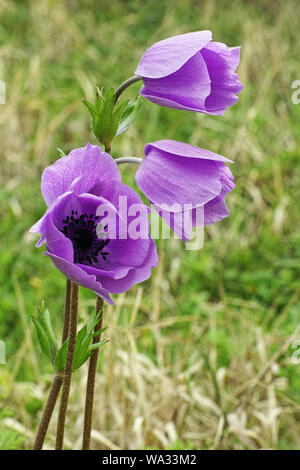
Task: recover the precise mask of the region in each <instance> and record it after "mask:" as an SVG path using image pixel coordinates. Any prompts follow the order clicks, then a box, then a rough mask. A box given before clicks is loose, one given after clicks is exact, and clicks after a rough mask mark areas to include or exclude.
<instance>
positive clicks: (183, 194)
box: [136, 141, 226, 211]
mask: <svg viewBox="0 0 300 470" xmlns="http://www.w3.org/2000/svg"><path fill="white" fill-rule="evenodd" d="M168 150H169V151H168ZM174 152H176V153H174ZM187 155H189V157H187ZM186 157H187V158H186ZM223 161H226V159H224V157H222V156H220V155H216V154H213V153H209V152H207V151H205V150H203V149H197V148H196V147H193V146H189V145H188V144H182V143H180V142H176V141H158V142H154V143H153V144H148V145H146V147H145V158H144V160H143V162H142V163H141V165H140V167H139V169H138V171H137V173H136V181H137V183H138V186H139V187H140V189H141V190H142V191H143V193H144V194H145V195H146V196H147V197H148V199H149V200H151V201H152V202H153V203H154V204H155V205H158V206H160V207H161V208H162V209H166V207H165V206H170V207H171V206H172V205H174V204H176V205H178V206H179V208H178V211H181V210H183V206H184V205H185V204H192V205H193V206H197V205H202V204H205V203H206V202H208V201H210V200H211V199H213V198H215V197H216V196H218V195H219V194H220V192H221V189H222V184H221V182H220V177H221V174H222V167H223V166H224V164H223V163H222V162H223Z"/></svg>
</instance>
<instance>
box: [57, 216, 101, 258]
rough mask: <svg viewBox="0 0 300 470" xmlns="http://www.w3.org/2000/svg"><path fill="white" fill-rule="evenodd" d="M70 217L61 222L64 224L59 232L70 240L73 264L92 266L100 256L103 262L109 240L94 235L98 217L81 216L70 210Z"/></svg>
mask: <svg viewBox="0 0 300 470" xmlns="http://www.w3.org/2000/svg"><path fill="white" fill-rule="evenodd" d="M71 214H72V215H71V216H67V217H66V218H65V219H64V220H63V221H62V222H63V224H64V227H63V229H62V230H61V232H62V233H63V234H64V235H65V236H66V237H67V238H69V239H70V240H71V242H72V244H73V248H74V263H80V264H87V265H92V264H93V263H97V262H98V256H99V255H101V257H102V259H103V260H104V261H105V260H106V258H107V255H109V252H108V251H103V249H104V247H106V246H107V245H108V243H109V241H110V240H109V238H106V239H105V240H103V239H100V238H98V236H97V233H96V228H97V220H98V219H99V216H94V215H93V214H89V215H88V214H87V213H86V212H85V213H84V214H81V215H80V216H79V217H78V215H77V211H74V210H72V212H71Z"/></svg>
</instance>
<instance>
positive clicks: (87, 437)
mask: <svg viewBox="0 0 300 470" xmlns="http://www.w3.org/2000/svg"><path fill="white" fill-rule="evenodd" d="M103 303H104V302H103V299H102V298H101V297H97V302H96V314H98V313H99V312H100V317H99V321H98V323H97V325H96V326H95V330H94V331H95V333H96V332H97V331H99V334H97V335H96V336H95V337H94V338H93V344H96V343H99V342H100V339H101V329H102V322H103ZM98 354H99V349H98V348H97V349H94V350H93V352H92V354H91V357H90V362H89V371H88V379H87V388H86V399H85V411H84V425H83V440H82V449H83V450H89V449H90V444H91V430H92V415H93V405H94V391H95V379H96V372H97V362H98Z"/></svg>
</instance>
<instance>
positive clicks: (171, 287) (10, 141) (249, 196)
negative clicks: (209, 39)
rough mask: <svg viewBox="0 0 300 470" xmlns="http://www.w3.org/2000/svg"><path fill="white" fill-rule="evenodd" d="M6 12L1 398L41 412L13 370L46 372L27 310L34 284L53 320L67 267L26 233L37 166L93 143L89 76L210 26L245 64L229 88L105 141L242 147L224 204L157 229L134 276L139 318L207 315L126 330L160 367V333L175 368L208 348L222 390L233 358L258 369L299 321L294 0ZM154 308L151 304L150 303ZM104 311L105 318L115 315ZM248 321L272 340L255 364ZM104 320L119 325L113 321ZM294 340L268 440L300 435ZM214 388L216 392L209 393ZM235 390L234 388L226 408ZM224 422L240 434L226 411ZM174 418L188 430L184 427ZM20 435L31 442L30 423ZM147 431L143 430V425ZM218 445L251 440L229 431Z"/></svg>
mask: <svg viewBox="0 0 300 470" xmlns="http://www.w3.org/2000/svg"><path fill="white" fill-rule="evenodd" d="M0 14H1V25H0V38H1V46H0V50H1V54H0V79H2V80H5V82H6V86H7V104H6V105H1V108H0V113H1V114H0V137H1V186H0V220H1V223H0V240H1V247H2V249H1V253H0V265H1V271H0V282H1V287H2V296H1V297H0V339H2V340H5V343H6V348H7V359H8V364H7V365H6V366H0V367H1V369H0V384H1V388H0V406H1V403H2V404H3V407H4V405H5V406H6V407H7V406H9V409H12V410H13V413H12V414H13V416H14V418H15V419H16V420H17V421H18V422H19V421H20V422H23V424H24V422H25V423H26V424H25V427H26V428H31V427H32V426H35V427H36V426H37V422H38V411H39V408H40V405H41V403H42V401H43V396H39V397H38V404H39V403H40V405H36V402H35V401H34V406H32V401H31V399H33V398H34V397H33V398H32V397H31V395H30V393H29V396H28V398H25V397H23V399H22V400H21V401H20V400H19V399H18V398H16V397H15V396H14V394H13V392H12V390H11V386H10V385H9V383H10V379H11V378H12V380H13V383H17V384H18V383H21V384H22V383H24V382H26V383H27V384H30V383H32V384H34V383H42V382H43V380H44V374H48V373H50V372H51V371H50V369H49V368H48V366H47V364H46V363H45V362H44V360H43V359H42V358H41V357H40V353H39V350H38V346H37V344H36V338H35V335H34V334H32V325H31V321H30V315H32V314H33V313H34V312H35V311H36V306H37V304H38V303H39V302H40V301H41V300H43V299H45V301H46V303H47V306H48V307H49V309H50V311H51V312H52V315H53V316H54V317H55V325H56V330H57V332H58V331H59V330H60V324H61V318H62V311H63V299H64V295H63V290H64V282H65V281H64V279H63V276H62V275H61V274H60V273H58V272H57V271H56V270H55V268H54V266H53V265H52V264H51V262H50V260H49V259H47V258H45V257H43V255H42V250H39V251H38V250H36V249H35V248H34V241H35V238H34V237H33V236H31V235H29V234H28V229H29V227H30V226H31V225H32V224H33V223H34V222H35V221H36V220H37V219H38V218H39V217H40V216H41V215H42V214H43V212H44V209H45V207H44V203H43V200H42V197H41V195H40V176H41V172H42V170H43V168H44V167H45V166H46V165H48V164H50V163H52V162H54V161H55V159H56V158H57V154H56V151H55V148H56V147H60V148H62V149H63V150H64V151H65V152H68V151H69V150H71V149H72V148H75V147H77V146H83V145H85V144H86V143H87V142H88V141H89V142H92V143H95V139H94V138H93V136H92V133H91V131H90V121H89V116H88V114H87V112H86V110H85V108H84V106H83V104H82V103H81V99H82V98H87V99H89V100H93V98H94V94H95V85H96V84H98V85H100V86H106V87H107V86H111V85H114V86H117V85H119V84H120V83H121V82H122V81H123V80H125V79H126V78H127V77H129V76H131V75H132V74H133V73H134V70H135V67H136V65H137V63H138V61H139V59H140V57H141V55H142V53H143V51H144V50H145V49H146V48H147V47H149V46H150V45H151V44H152V43H153V42H155V41H158V40H160V39H162V38H164V37H168V36H171V35H175V34H181V33H184V32H188V31H193V30H201V29H211V30H212V31H213V37H214V40H216V41H221V42H225V43H227V44H228V45H230V46H234V45H239V44H241V45H242V53H241V65H240V68H239V73H240V76H241V80H242V82H243V83H244V85H245V89H244V90H243V92H242V93H241V95H240V100H239V102H238V103H237V104H236V105H235V106H234V107H233V108H231V109H229V110H228V111H227V113H226V115H225V116H224V117H217V116H204V115H196V114H193V113H188V112H179V111H178V112H177V111H175V110H171V109H164V108H160V107H158V106H155V105H153V104H151V103H148V102H144V104H143V109H142V112H141V115H140V117H139V120H138V122H137V124H136V125H135V127H134V128H132V129H130V131H129V132H128V133H126V134H124V135H123V136H121V137H120V138H118V139H117V140H116V142H115V145H114V148H113V153H114V155H115V156H121V155H128V156H129V155H130V156H142V154H143V146H144V144H145V143H146V142H149V141H152V140H157V139H160V138H169V139H177V140H183V141H186V142H189V143H191V144H194V145H198V146H199V147H203V148H207V149H210V150H212V151H215V152H218V153H221V154H223V155H225V156H226V157H228V158H230V159H232V160H234V161H235V162H236V163H235V165H234V166H233V167H232V170H233V172H234V175H235V178H236V185H237V187H236V189H235V190H234V192H233V193H232V194H231V195H230V196H229V197H228V205H229V208H230V211H231V216H230V218H228V219H227V220H224V221H223V222H222V223H220V224H217V225H215V226H213V227H210V228H208V229H207V230H206V235H205V237H206V239H205V244H204V248H203V249H202V250H201V251H200V252H198V251H196V252H193V251H186V250H184V246H183V245H182V244H181V243H180V242H177V241H172V242H169V243H168V242H166V241H164V242H159V243H158V247H159V251H160V254H161V261H160V267H159V268H158V272H159V275H158V274H157V273H156V274H154V276H153V279H152V280H150V281H148V282H146V283H144V284H143V287H144V289H143V299H142V301H141V306H140V310H139V313H138V317H137V318H138V320H137V321H138V324H139V325H142V324H143V323H146V324H149V322H150V323H151V322H153V324H155V323H156V322H158V323H159V322H160V321H163V320H164V319H165V318H169V317H170V316H171V315H173V316H176V317H178V316H184V315H185V316H187V318H189V317H191V318H194V317H197V318H198V319H199V325H200V326H201V325H202V324H203V325H206V326H205V327H203V329H201V335H200V336H199V337H197V334H196V333H195V331H194V330H195V324H194V322H193V321H186V322H178V323H176V322H174V323H172V325H171V326H169V327H168V328H165V329H164V327H162V328H161V330H160V335H159V336H160V339H158V338H157V336H156V335H155V334H153V330H152V329H151V328H149V330H148V331H147V330H145V331H144V330H143V332H142V333H141V334H140V335H139V336H138V337H137V338H136V342H137V348H138V350H139V351H140V352H141V353H143V354H145V355H146V356H148V357H150V358H151V360H152V361H153V363H155V364H156V365H158V367H160V365H161V364H160V360H161V359H159V344H158V343H159V341H162V344H163V347H162V348H163V353H162V355H163V359H164V360H163V363H164V364H165V365H166V364H167V367H168V371H169V372H168V373H169V374H170V375H171V376H172V375H176V374H178V373H180V372H183V371H184V370H186V369H188V368H189V367H191V366H192V364H193V361H194V360H195V358H199V357H200V358H201V357H204V356H205V354H208V356H209V357H210V356H211V354H212V356H213V359H211V357H210V360H211V361H212V362H213V366H211V364H210V363H207V362H206V363H205V365H204V369H203V372H202V374H203V375H201V374H200V375H199V377H196V378H195V380H196V382H197V381H200V382H201V380H203V377H210V379H209V380H212V378H211V373H212V375H213V374H214V373H215V372H217V371H218V370H220V369H221V368H227V369H228V370H231V377H230V379H229V382H228V384H227V386H226V387H227V391H226V393H227V394H228V393H229V394H230V393H231V392H230V390H232V389H233V390H235V389H236V388H238V387H239V386H240V385H241V383H239V381H242V380H243V378H242V375H241V376H240V377H239V371H240V370H241V369H243V366H244V365H245V364H246V361H249V363H250V365H251V368H252V369H251V372H249V377H251V376H253V377H255V376H256V374H259V372H260V370H261V369H263V364H264V362H265V363H268V361H269V360H270V358H271V357H272V354H274V353H275V354H276V351H278V350H280V347H281V346H282V344H284V342H285V340H286V339H287V338H288V337H289V336H290V335H291V334H292V333H293V331H294V330H295V328H296V327H297V325H298V324H299V311H300V300H299V295H300V286H299V267H300V232H299V216H300V209H299V204H298V201H299V197H300V184H299V183H300V168H299V157H300V150H299V140H300V130H299V121H300V105H298V106H297V105H293V104H292V102H291V94H292V89H291V83H292V81H294V80H296V79H299V78H300V77H299V67H298V63H299V58H298V51H299V47H300V39H299V34H298V18H299V14H300V5H299V3H298V2H297V1H293V0H288V1H278V2H268V1H251V2H247V1H227V0H220V1H212V0H210V1H209V0H207V1H201V2H200V1H193V0H188V1H185V2H180V1H177V0H176V1H173V2H171V3H170V2H167V1H166V0H165V1H154V0H150V1H148V2H141V1H138V0H136V1H130V2H129V1H128V2H127V1H114V2H111V1H106V0H103V1H98V2H97V1H89V0H83V1H81V2H80V3H79V2H75V1H66V2H58V1H55V0H45V1H43V2H38V1H36V0H31V1H18V2H14V1H11V0H2V1H1V2H0ZM134 91H138V85H135V87H132V90H128V91H127V92H126V95H128V96H133V94H134ZM122 173H123V177H124V181H125V182H128V183H129V182H130V184H133V185H135V183H134V173H133V169H131V168H128V167H126V168H125V166H124V168H123V169H122ZM135 187H136V186H135ZM158 280H160V281H161V282H162V284H161V285H160V286H158ZM158 291H159V292H158ZM137 292H138V288H134V289H132V291H131V292H130V293H128V294H127V296H126V298H128V299H129V300H128V302H129V304H127V305H125V306H124V307H122V309H121V311H120V314H119V317H118V319H117V320H116V323H117V324H118V325H121V326H122V327H123V326H124V327H127V326H128V324H129V320H130V312H131V307H130V305H131V304H130V302H131V299H134V298H135V297H136V295H137ZM81 295H82V300H81V302H82V309H83V312H85V307H86V305H89V304H91V303H92V302H93V297H94V296H93V294H91V293H89V292H87V291H84V290H82V294H81ZM157 296H158V298H159V300H157ZM157 302H159V305H157ZM151 311H152V312H153V311H157V316H156V317H155V315H154V317H153V316H151V314H149V313H147V312H151ZM145 312H146V313H145ZM212 312H213V313H212ZM83 317H84V313H83ZM106 321H107V324H108V325H109V322H110V320H109V318H107V320H106ZM197 325H198V323H197ZM197 328H198V326H197ZM197 328H196V329H197ZM199 331H200V330H199ZM258 331H259V335H261V337H262V338H263V339H262V341H263V343H264V344H265V347H266V351H265V352H264V354H265V357H263V359H262V363H261V364H260V363H259V361H258V359H257V357H260V354H262V353H261V350H260V349H259V341H258V339H257V338H258V336H257V335H258ZM110 334H111V335H112V341H113V330H111V333H110ZM299 334H300V332H299V333H298V336H299ZM259 337H260V336H259ZM161 338H162V339H161ZM212 351H214V353H212ZM264 354H263V356H264ZM291 354H292V350H291V348H290V347H287V348H286V349H285V350H284V351H283V353H282V354H281V355H280V357H278V364H279V372H278V377H277V379H278V380H279V379H280V378H283V379H284V380H285V381H286V382H285V383H286V384H287V385H286V388H285V389H284V390H279V391H277V389H276V386H275V392H274V393H275V394H276V397H277V399H278V400H279V402H280V407H281V408H282V409H285V407H286V408H288V411H287V415H288V418H286V417H285V416H286V415H285V412H283V411H281V413H280V416H279V418H278V420H279V421H278V422H277V421H276V423H275V425H274V426H275V428H276V426H277V427H278V429H277V428H276V429H277V430H276V432H275V437H274V436H273V435H272V437H270V436H269V435H268V433H267V432H266V435H264V438H265V440H264V441H263V442H264V443H265V445H268V446H272V447H274V448H282V447H285V448H296V447H300V438H299V433H297V432H296V431H294V429H296V422H297V418H298V417H299V405H300V400H299V399H300V394H299V387H300V379H299V365H298V366H297V365H294V364H292V363H291V361H290V357H291ZM182 356H184V360H183V361H182V363H181V365H180V367H182V370H181V369H180V370H179V365H178V364H177V361H178V358H179V357H182ZM197 360H198V359H197ZM247 363H248V362H247ZM245 367H246V366H245ZM211 371H213V372H211ZM1 373H3V374H4V378H3V380H2V381H1ZM261 389H262V390H261V393H262V396H261V397H260V398H259V400H261V402H263V401H264V400H265V395H264V393H267V392H264V391H263V389H264V387H263V385H261ZM206 392H207V393H208V395H209V394H210V393H212V392H211V391H209V390H207V391H206ZM224 393H225V392H224ZM9 397H10V398H9ZM35 398H36V397H35ZM211 398H212V399H213V400H215V399H216V397H213V393H212V397H211ZM280 400H281V401H280ZM28 401H29V402H30V403H29V404H28ZM225 401H226V398H225ZM24 403H25V405H24ZM26 403H27V404H26ZM20 406H23V409H22V410H20ZM234 406H236V402H235V405H233V404H232V403H231V404H230V406H229V409H228V410H225V411H224V413H227V412H229V411H232V410H233V409H234ZM278 406H279V405H278ZM281 408H280V409H281ZM246 409H247V408H246ZM249 413H250V411H249ZM250 414H251V413H250ZM251 419H252V421H251V420H250V424H249V426H250V428H251V429H255V426H256V425H257V423H256V422H255V418H253V416H252V418H251ZM4 421H5V420H4ZM5 422H7V421H5ZM112 428H113V425H112ZM264 429H265V428H264ZM13 432H16V431H13ZM20 432H21V431H20ZM224 432H225V433H226V432H228V436H231V434H232V433H233V434H234V432H232V431H230V430H229V428H228V426H227V428H226V426H225V431H224ZM178 433H179V436H178V437H179V439H182V441H183V442H187V441H190V438H189V437H186V436H185V435H181V434H180V433H181V431H180V430H178ZM182 433H183V434H184V432H183V431H182ZM230 433H231V434H230ZM262 433H263V432H262ZM21 434H22V433H21ZM212 434H213V433H212ZM25 435H26V432H25ZM265 436H267V437H265ZM27 437H28V436H27ZM222 439H223V438H222ZM8 440H9V439H8ZM192 441H193V445H196V446H202V447H203V448H204V447H205V448H211V447H212V446H213V439H210V438H209V437H208V438H207V439H206V440H205V439H204V440H201V438H196V437H195V438H194V440H193V438H192ZM258 442H260V441H258ZM7 445H9V444H7ZM25 445H26V446H27V447H28V446H30V438H28V442H27V443H26V444H25ZM125 445H129V444H128V443H125ZM145 445H146V446H153V442H152V441H151V439H150V441H149V442H148V440H147V439H146V438H145ZM154 445H158V444H157V442H155V444H154ZM3 446H4V447H5V445H4V444H3ZM220 446H221V447H222V448H239V447H240V446H241V447H242V448H247V447H251V444H249V443H247V441H244V440H243V438H241V437H240V436H239V435H236V434H234V438H229V437H227V438H224V439H223V440H221V444H220ZM258 446H259V447H261V446H262V444H261V443H258Z"/></svg>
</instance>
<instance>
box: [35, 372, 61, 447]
mask: <svg viewBox="0 0 300 470" xmlns="http://www.w3.org/2000/svg"><path fill="white" fill-rule="evenodd" d="M62 383H63V377H62V376H60V375H56V376H55V377H54V379H53V382H52V385H51V389H50V393H49V396H48V400H47V403H46V406H45V409H44V412H43V416H42V419H41V422H40V425H39V429H38V432H37V435H36V438H35V442H34V446H33V450H41V449H42V448H43V444H44V441H45V437H46V434H47V430H48V426H49V423H50V419H51V416H52V413H53V410H54V407H55V404H56V402H57V398H58V395H59V391H60V389H61V386H62Z"/></svg>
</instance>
